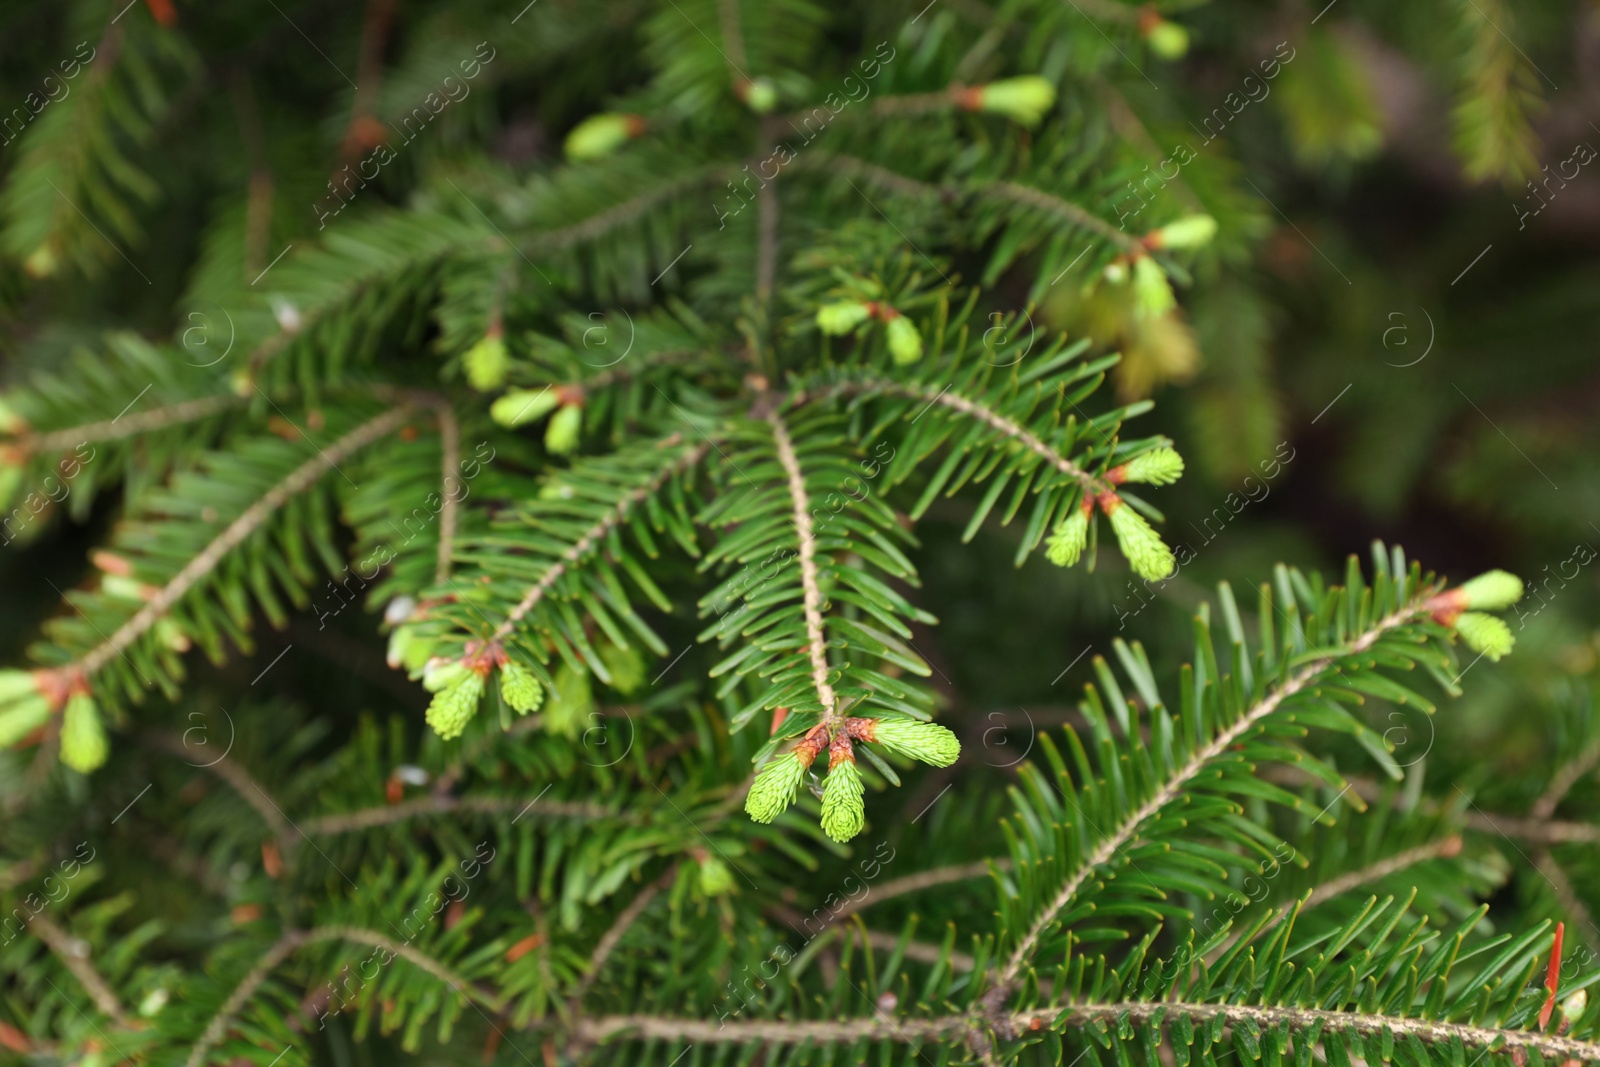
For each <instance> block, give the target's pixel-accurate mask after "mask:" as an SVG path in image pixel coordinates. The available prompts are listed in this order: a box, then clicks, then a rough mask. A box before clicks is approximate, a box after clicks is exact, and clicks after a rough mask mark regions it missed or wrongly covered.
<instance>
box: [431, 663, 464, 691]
mask: <svg viewBox="0 0 1600 1067" xmlns="http://www.w3.org/2000/svg"><path fill="white" fill-rule="evenodd" d="M471 673H472V672H471V671H469V670H468V669H467V665H466V664H465V663H462V662H461V661H460V660H458V659H452V660H444V661H442V662H439V663H429V664H427V665H426V666H424V668H423V671H422V688H424V689H426V690H427V691H428V692H430V693H437V692H440V691H441V690H444V689H449V688H450V687H451V686H453V685H455V684H456V683H457V682H459V681H461V679H463V678H465V677H466V676H467V675H469V674H471Z"/></svg>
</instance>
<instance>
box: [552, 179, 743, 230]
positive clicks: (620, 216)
mask: <svg viewBox="0 0 1600 1067" xmlns="http://www.w3.org/2000/svg"><path fill="white" fill-rule="evenodd" d="M733 172H734V168H733V166H732V165H731V164H727V163H714V164H710V165H708V166H705V167H701V168H699V169H698V170H693V171H690V172H689V173H688V174H685V175H683V176H682V177H680V178H678V179H677V180H676V181H670V182H663V183H661V184H659V185H654V186H652V187H651V188H649V189H647V190H645V191H644V192H642V193H640V194H639V195H638V196H635V197H633V198H632V199H629V200H624V201H623V202H622V203H620V204H617V205H615V206H613V207H609V208H607V209H606V210H604V211H602V212H600V213H599V214H598V215H593V216H591V217H589V218H587V219H584V220H583V221H582V222H576V223H573V224H572V225H571V226H564V227H562V228H561V229H559V230H550V231H547V232H545V233H543V234H540V235H538V236H537V237H536V238H535V239H534V243H535V245H536V246H537V247H541V248H549V249H555V250H559V249H564V248H571V247H572V246H573V245H578V244H583V243H585V242H587V241H593V240H594V239H595V238H597V237H603V236H605V235H606V234H608V233H610V232H611V231H612V230H615V229H617V228H619V227H622V226H626V225H627V224H628V223H630V222H633V221H634V220H636V219H639V218H642V217H644V216H645V215H647V214H649V212H650V210H651V209H652V208H654V207H656V206H657V205H658V204H663V203H665V202H667V201H669V200H671V199H673V198H674V197H676V196H678V195H679V194H680V193H684V192H687V191H688V190H690V189H693V188H695V187H696V186H698V185H705V184H714V183H716V182H717V181H719V180H721V179H722V178H723V176H724V175H726V174H732V173H733Z"/></svg>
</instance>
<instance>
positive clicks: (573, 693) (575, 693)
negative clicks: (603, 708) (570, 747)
mask: <svg viewBox="0 0 1600 1067" xmlns="http://www.w3.org/2000/svg"><path fill="white" fill-rule="evenodd" d="M555 683H556V687H555V691H554V692H552V693H551V694H550V703H549V704H547V705H545V709H544V728H545V729H546V730H547V731H549V732H550V733H553V734H560V735H561V736H562V737H566V738H569V739H575V738H577V737H578V736H579V735H580V734H582V733H583V728H584V723H585V722H586V721H587V720H588V718H589V714H590V712H592V711H594V690H593V689H592V688H591V687H590V685H589V675H588V674H586V673H585V672H583V671H575V670H573V669H572V668H571V667H569V666H568V665H567V664H565V663H563V664H562V665H561V669H560V670H558V671H556V676H555Z"/></svg>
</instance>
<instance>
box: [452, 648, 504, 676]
mask: <svg viewBox="0 0 1600 1067" xmlns="http://www.w3.org/2000/svg"><path fill="white" fill-rule="evenodd" d="M508 658H509V657H508V656H507V655H506V650H505V649H503V648H501V647H500V642H498V641H468V642H467V646H466V649H465V650H464V651H463V653H462V656H461V663H462V665H463V666H464V667H466V668H467V669H468V670H470V671H472V672H474V673H475V674H478V675H481V676H484V677H487V676H488V674H489V672H490V671H492V670H494V669H495V668H496V667H499V666H500V665H501V664H503V663H505V662H506V660H507V659H508Z"/></svg>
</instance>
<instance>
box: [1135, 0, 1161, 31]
mask: <svg viewBox="0 0 1600 1067" xmlns="http://www.w3.org/2000/svg"><path fill="white" fill-rule="evenodd" d="M1163 21H1164V20H1163V19H1162V18H1161V12H1159V11H1157V10H1156V5H1154V4H1146V5H1144V6H1143V7H1141V8H1140V9H1139V33H1140V34H1141V35H1146V36H1148V35H1149V33H1150V31H1151V30H1153V29H1155V28H1156V27H1157V26H1159V25H1161V23H1162V22H1163Z"/></svg>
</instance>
